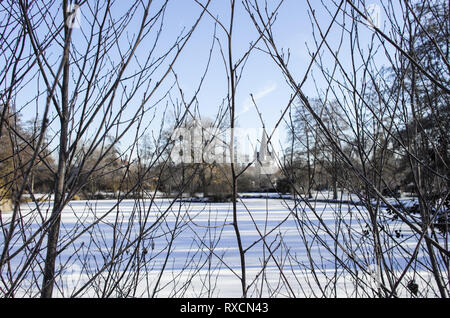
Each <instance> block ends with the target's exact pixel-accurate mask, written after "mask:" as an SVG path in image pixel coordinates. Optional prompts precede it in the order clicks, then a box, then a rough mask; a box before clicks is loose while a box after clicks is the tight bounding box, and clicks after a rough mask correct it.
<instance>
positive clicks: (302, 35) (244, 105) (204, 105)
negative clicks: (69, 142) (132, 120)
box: [17, 0, 376, 147]
mask: <svg viewBox="0 0 450 318" xmlns="http://www.w3.org/2000/svg"><path fill="white" fill-rule="evenodd" d="M327 1H328V2H327ZM327 1H325V2H324V3H326V5H327V6H326V7H325V6H324V5H323V4H322V3H320V2H319V1H311V4H312V5H313V6H314V9H315V10H316V15H317V18H318V20H319V22H320V23H321V27H322V28H323V29H325V28H327V27H328V24H329V23H330V21H331V16H330V13H334V11H335V10H336V4H334V3H333V1H331V0H327ZM160 2H161V0H158V1H156V0H155V1H154V3H155V5H156V7H157V4H158V3H160ZM203 2H205V1H203ZM374 2H375V3H376V1H372V2H371V3H374ZM268 3H269V5H274V4H276V3H278V1H272V0H271V1H268ZM236 4H237V8H236V15H235V25H234V37H233V54H234V60H235V61H237V60H238V58H239V57H240V56H242V54H243V53H244V52H245V51H246V50H247V48H248V47H249V45H250V42H252V41H255V39H256V38H257V37H258V34H257V32H256V30H255V27H254V26H253V24H252V22H251V20H250V18H249V16H248V14H247V12H246V11H245V10H244V8H243V7H242V4H241V2H240V1H236ZM121 9H122V8H121V6H120V2H116V5H115V7H114V9H113V14H114V13H115V12H119V11H120V10H121ZM209 9H210V12H211V13H212V14H213V15H214V16H216V17H218V19H219V20H220V21H223V23H224V25H227V24H228V21H229V12H230V9H229V1H227V0H212V2H211V6H210V8H209ZM327 9H328V10H330V12H328V11H327ZM81 10H82V18H81V25H80V26H81V29H74V33H73V45H74V46H76V47H77V48H81V47H83V45H85V43H84V40H83V37H82V32H83V31H85V32H89V30H87V29H84V30H83V28H87V27H88V24H87V23H86V21H83V19H86V18H88V19H89V17H88V16H89V12H87V8H86V7H82V9H81ZM308 11H309V8H308V5H307V2H306V1H304V0H285V1H284V3H283V5H282V6H281V8H280V10H279V15H278V17H277V21H276V23H275V25H274V29H273V31H274V36H275V39H276V41H277V45H278V46H279V48H283V49H285V50H287V49H289V50H290V54H291V58H290V64H289V65H290V70H291V72H292V73H293V74H294V76H295V77H296V79H298V80H299V81H300V80H301V79H303V76H304V75H305V72H306V69H307V67H308V64H309V62H310V57H309V55H308V49H307V46H308V47H309V48H310V49H314V47H315V46H314V39H313V33H312V30H313V29H312V26H311V22H310V18H309V16H308ZM200 12H201V8H200V6H199V5H198V4H196V3H195V1H193V0H174V1H169V5H168V8H167V10H166V14H165V21H164V31H163V33H162V37H161V41H160V43H159V46H158V50H160V51H163V50H164V49H165V48H167V47H169V46H170V45H171V44H172V43H173V40H174V39H175V37H176V36H177V35H179V34H180V32H182V31H183V29H184V30H185V31H186V28H187V29H189V28H190V26H191V25H192V24H193V22H194V21H195V19H196V18H197V17H198V15H199V13H200ZM138 14H139V13H136V15H137V16H136V17H133V22H136V23H139V18H140V17H139V16H138ZM339 19H342V17H339ZM214 25H215V23H214V20H213V19H212V18H211V17H210V16H208V15H206V16H204V18H203V20H202V21H201V22H200V24H199V26H198V28H197V29H196V31H195V33H194V34H193V36H192V38H191V40H190V42H189V43H188V45H187V46H186V48H185V49H184V51H183V52H182V55H181V56H180V57H179V59H178V61H177V63H176V64H175V66H174V71H175V72H176V74H177V76H178V79H179V83H180V85H181V88H182V90H183V93H184V95H185V99H186V100H190V99H191V98H192V96H193V94H194V92H195V90H196V88H197V85H198V83H199V81H200V79H201V77H202V75H203V72H204V69H205V66H206V61H207V60H208V56H209V50H210V47H211V43H212V42H213V34H214ZM363 29H364V28H363ZM130 31H132V29H131V30H130ZM45 32H46V30H37V34H38V35H40V36H43V35H44V34H45ZM340 32H341V30H340V28H339V27H338V26H334V27H333V29H332V31H331V33H330V36H329V40H330V44H331V46H332V47H333V48H336V47H337V46H338V45H339V43H337V41H338V39H339V36H340ZM364 32H367V34H371V31H370V30H368V29H367V28H366V30H365V31H364ZM152 36H154V35H153V34H150V35H149V38H148V41H149V44H148V43H147V42H145V41H144V42H143V43H142V44H141V46H140V48H139V49H138V51H137V52H136V60H142V59H144V58H145V57H146V55H147V54H148V51H149V46H151V43H152V40H153V38H152ZM216 36H217V38H218V39H220V41H221V44H222V46H223V48H224V49H226V38H225V34H224V33H223V31H222V30H221V29H220V28H217V33H216ZM125 39H126V38H125ZM124 43H125V44H126V41H124ZM343 46H344V48H343V49H342V51H343V52H346V47H347V48H348V43H344V44H343ZM259 47H261V48H264V44H263V43H262V42H260V45H259ZM113 54H114V53H113ZM347 54H348V52H347ZM56 56H57V55H56ZM113 57H114V55H113ZM116 57H117V55H116ZM324 60H325V63H327V64H329V66H330V67H332V66H333V65H334V61H333V60H332V59H331V58H330V55H324ZM343 63H346V61H345V58H344V59H343ZM129 71H130V73H131V72H132V71H133V67H132V66H131V68H130V70H129ZM314 72H315V71H314V70H313V74H316V75H318V73H317V72H315V73H314ZM157 74H158V73H156V74H155V78H157ZM316 79H317V82H316V84H318V86H319V88H320V87H322V88H323V87H326V83H325V82H324V81H323V80H321V79H320V76H316ZM171 84H173V76H169V77H168V78H167V80H166V82H165V83H164V84H163V85H162V86H161V93H160V94H159V95H158V94H156V95H155V98H154V100H157V99H158V98H159V97H161V96H162V95H161V94H162V93H164V92H165V90H164V88H167V87H168V86H169V85H171ZM72 85H73V84H72ZM30 88H31V89H33V86H30ZM303 90H304V93H305V94H306V95H307V96H309V97H315V96H316V95H317V93H316V89H315V83H314V82H313V80H312V77H311V76H309V77H308V81H307V82H306V83H305V85H304V87H303ZM33 93H34V92H30V95H29V96H33ZM236 93H237V96H236V102H237V109H236V112H237V115H238V117H237V124H238V126H239V127H243V128H261V126H262V125H261V122H260V119H259V117H258V116H257V112H256V110H255V107H254V106H253V102H252V101H251V99H250V94H253V96H254V98H255V101H256V103H257V104H258V108H259V110H260V111H261V114H262V117H263V119H264V121H265V124H266V128H267V129H268V130H269V131H271V130H272V129H273V127H274V126H275V124H276V123H277V121H278V120H279V118H280V116H281V112H282V111H283V110H284V108H285V107H286V106H287V104H288V102H289V99H290V97H291V94H292V90H291V88H290V87H289V86H288V85H287V83H286V81H285V79H284V77H283V75H282V73H281V72H280V70H279V69H278V68H277V66H276V65H275V63H273V61H272V60H271V58H270V57H269V56H268V55H267V54H266V53H264V52H261V51H259V50H254V51H253V53H252V54H251V56H250V58H249V59H248V61H247V63H246V65H245V69H244V71H243V74H242V78H241V80H240V82H239V85H238V87H237V91H236ZM34 94H35V93H34ZM226 94H227V78H226V73H225V66H224V63H223V61H222V57H221V54H220V50H219V45H218V42H215V46H214V50H213V53H212V59H211V65H210V67H209V71H208V73H207V75H206V78H205V82H204V85H203V87H202V90H201V91H200V93H199V95H198V96H197V97H198V102H199V110H200V113H201V115H202V117H209V118H214V117H215V116H216V114H217V112H218V109H219V106H220V104H221V103H222V101H223V99H224V98H225V97H226ZM142 95H143V92H140V94H138V95H137V96H136V99H135V101H134V102H135V103H136V104H138V103H139V102H140V100H141V99H142ZM26 98H27V96H22V97H20V98H19V99H18V100H17V102H18V104H19V105H24V104H25V102H26ZM172 98H173V99H174V100H176V99H177V98H179V95H178V94H177V91H176V90H174V91H173V92H172ZM166 102H167V99H164V100H162V101H161V103H159V104H158V105H156V106H155V108H153V109H152V111H150V112H149V113H148V114H147V116H148V120H147V119H145V120H144V121H143V126H144V127H146V126H147V122H148V123H150V121H151V119H153V121H152V123H151V124H148V127H146V129H147V130H146V131H147V132H151V130H156V131H157V130H159V128H160V125H161V121H162V120H163V116H162V115H163V113H164V109H165V105H166ZM149 104H153V102H152V101H150V103H149ZM27 107H31V108H30V110H31V109H33V108H32V107H33V106H32V105H29V106H27ZM134 111H135V109H134V108H133V107H130V108H129V109H128V110H127V113H126V114H125V115H128V116H132V115H133V114H134ZM52 113H53V115H54V114H55V112H54V111H52ZM169 113H170V108H169ZM33 115H35V112H34V110H33V111H22V116H23V119H24V120H28V119H31V118H32V117H33ZM166 115H167V114H166ZM172 117H173V116H172ZM170 118H171V116H170V114H169V115H167V116H166V121H167V122H166V123H165V124H166V126H167V127H169V126H170V125H171V123H170ZM54 129H55V130H57V127H56V126H55V127H54ZM141 129H142V127H141ZM141 131H142V130H141ZM278 133H279V135H280V136H281V139H284V138H285V127H284V125H281V126H280V131H278ZM135 135H136V131H135V130H131V131H130V133H129V134H127V135H126V136H125V137H124V139H123V140H122V141H121V145H122V146H124V147H126V145H128V144H131V143H132V141H133V139H134V138H135ZM280 141H281V142H283V141H284V140H280Z"/></svg>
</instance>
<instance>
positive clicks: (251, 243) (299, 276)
mask: <svg viewBox="0 0 450 318" xmlns="http://www.w3.org/2000/svg"><path fill="white" fill-rule="evenodd" d="M50 211H51V203H42V204H41V205H40V207H39V210H37V209H35V207H34V206H33V207H31V206H22V207H21V214H22V218H21V219H20V222H19V223H18V224H17V226H16V228H15V231H14V235H13V239H12V241H11V243H10V245H9V255H12V257H11V256H10V260H9V262H8V264H7V265H5V266H3V268H2V272H1V274H2V281H1V282H0V286H1V291H2V293H4V294H5V293H6V291H7V290H8V289H10V286H12V285H13V286H14V288H13V291H14V293H13V295H14V296H25V297H35V296H38V295H39V285H40V284H41V282H42V274H41V270H42V269H41V267H42V266H43V261H44V259H45V247H46V244H45V236H42V231H40V228H41V225H42V224H43V222H44V221H45V219H46V218H47V216H48V215H49V214H50ZM237 214H238V226H239V230H240V235H241V239H242V246H243V249H244V251H245V254H244V255H245V273H246V284H247V289H248V296H249V297H260V296H262V297H322V296H327V297H336V296H338V297H373V296H374V295H375V293H376V292H377V290H378V287H379V285H378V283H380V282H383V283H384V284H387V282H386V281H383V278H380V276H379V275H378V271H377V266H376V259H375V256H374V255H375V254H374V251H373V235H372V234H371V232H370V231H369V229H370V225H369V224H368V220H369V218H368V215H367V211H366V210H365V209H364V208H363V207H362V206H357V205H352V206H349V205H348V204H337V203H326V202H322V201H320V202H311V203H309V204H306V203H305V202H297V204H296V202H295V201H294V200H291V199H288V198H286V199H273V198H272V199H262V198H245V199H241V200H239V202H238V213H237ZM10 218H11V215H8V214H5V215H3V216H2V223H3V226H2V230H3V231H2V235H1V236H0V249H1V250H2V251H3V249H4V246H5V237H6V236H5V234H6V232H5V231H6V229H8V228H9V223H8V222H9V219H10ZM232 222H233V211H232V204H231V203H201V202H196V203H192V202H179V201H171V200H169V199H155V200H154V201H150V200H140V201H134V200H126V201H122V202H120V204H117V201H89V202H88V201H72V202H71V203H70V204H69V205H68V206H67V207H66V208H65V209H64V211H63V213H62V223H61V230H60V242H59V245H58V248H59V255H58V259H57V266H56V271H57V274H58V277H57V280H56V285H57V288H56V289H55V294H56V295H58V296H64V297H70V296H77V297H101V296H109V297H240V296H242V288H241V281H240V278H239V277H240V276H241V275H242V268H241V260H240V254H239V249H238V244H237V239H236V233H235V230H234V227H233V225H232ZM379 223H380V224H381V225H382V226H383V231H382V232H381V239H382V242H381V243H382V246H383V247H384V250H383V256H384V259H385V261H386V262H388V267H389V269H390V270H391V271H392V272H393V273H398V274H396V275H398V276H399V275H400V273H401V271H402V269H403V268H404V266H405V265H406V264H407V261H408V260H409V257H410V255H411V254H412V251H413V250H414V248H415V247H416V245H417V237H416V236H415V235H413V233H411V231H409V230H408V229H407V227H405V226H404V225H403V224H402V223H401V222H399V221H398V220H393V219H392V218H390V217H389V215H387V214H386V215H384V214H382V215H380V221H379ZM41 238H42V239H41ZM24 242H26V244H24ZM24 245H25V248H23V247H24ZM16 251H17V253H15V252H16ZM33 253H35V254H33ZM30 255H34V256H35V257H33V260H32V261H31V262H28V260H29V259H30ZM428 268H429V264H427V260H426V259H422V258H421V253H420V251H419V257H418V258H417V261H416V262H415V264H414V269H415V270H416V274H415V276H416V275H417V273H419V277H414V278H415V280H416V281H421V282H422V284H421V286H423V289H422V292H423V293H424V294H426V295H428V296H434V294H433V292H432V291H431V290H432V285H433V283H432V279H431V277H430V275H429V274H428ZM409 275H410V274H409V273H406V276H405V279H404V282H403V283H402V284H403V285H405V284H407V282H408V279H409ZM411 275H412V274H411ZM402 284H400V287H399V289H398V295H399V296H408V295H409V294H408V293H409V292H408V291H407V290H405V288H402V286H403V285H402Z"/></svg>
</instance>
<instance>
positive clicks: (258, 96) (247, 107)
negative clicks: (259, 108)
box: [238, 83, 277, 116]
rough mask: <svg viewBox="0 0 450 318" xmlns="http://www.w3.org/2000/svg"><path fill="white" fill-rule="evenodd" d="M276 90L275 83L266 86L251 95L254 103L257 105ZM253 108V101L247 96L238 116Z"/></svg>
mask: <svg viewBox="0 0 450 318" xmlns="http://www.w3.org/2000/svg"><path fill="white" fill-rule="evenodd" d="M276 89H277V83H270V84H269V85H266V86H265V87H264V88H262V89H261V90H259V91H258V92H256V93H255V94H253V99H254V100H255V103H256V104H258V102H259V101H261V100H262V99H263V98H264V97H266V96H267V95H269V94H270V93H272V92H273V91H275V90H276ZM252 107H253V101H252V98H251V96H248V97H247V98H246V99H245V100H244V103H243V107H242V111H241V112H240V113H239V114H238V116H239V115H242V114H245V113H246V112H248V111H249V110H250V109H251V108H252Z"/></svg>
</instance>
